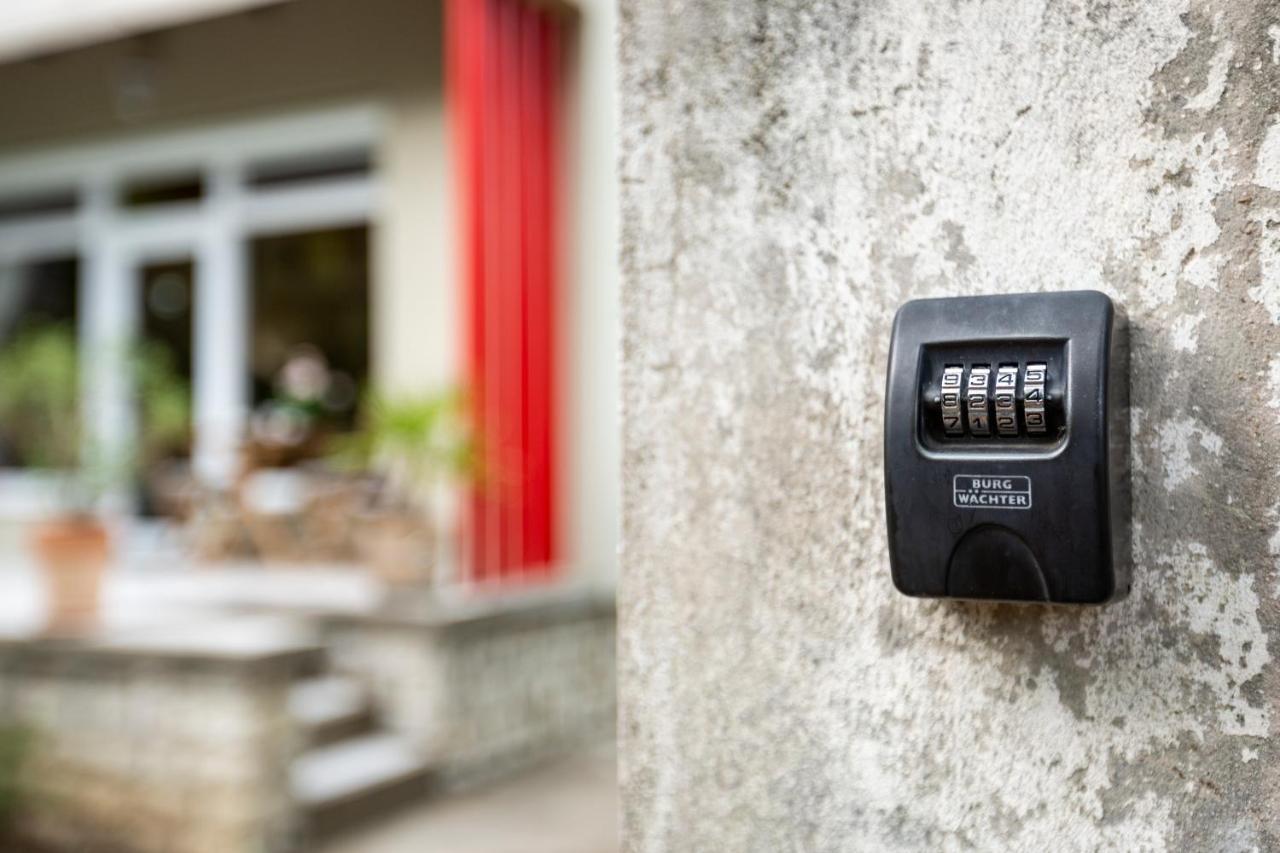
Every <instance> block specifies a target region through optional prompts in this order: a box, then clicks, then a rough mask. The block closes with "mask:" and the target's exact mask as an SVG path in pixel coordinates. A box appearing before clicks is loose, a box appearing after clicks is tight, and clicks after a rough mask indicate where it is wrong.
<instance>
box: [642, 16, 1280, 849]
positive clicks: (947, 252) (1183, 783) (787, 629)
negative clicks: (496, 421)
mask: <svg viewBox="0 0 1280 853" xmlns="http://www.w3.org/2000/svg"><path fill="white" fill-rule="evenodd" d="M1277 21H1280V8H1278V7H1277V6H1276V5H1275V4H1269V3H1264V2H1261V1H1260V0H1242V2H1238V3H1233V4H1229V5H1222V6H1220V7H1219V6H1216V5H1215V4H1209V3H1193V4H1192V5H1191V6H1190V7H1189V8H1188V5H1187V4H1186V3H1174V2H1167V0H1159V2H1138V1H1137V0H1133V2H1122V3H1092V2H1076V3H1059V2H1048V3H1046V2H1028V3H1018V4H995V3H989V4H983V3H950V2H919V0H878V2H872V3H849V2H835V0H831V2H807V0H806V2H798V0H797V2H773V3H763V2H761V3H740V2H733V1H732V0H715V2H706V3H701V4H682V3H670V2H668V3H645V2H636V0H627V2H624V3H623V8H622V12H621V56H622V67H621V71H620V76H621V79H622V103H623V106H622V148H623V152H622V158H621V163H622V176H621V180H622V188H623V203H622V216H623V236H622V258H623V273H624V292H623V323H624V359H625V364H624V375H623V404H624V424H625V426H624V441H623V454H624V469H623V470H624V477H623V482H624V492H623V507H624V523H623V542H624V545H623V554H624V557H623V577H622V589H621V602H622V603H621V611H620V620H621V622H620V624H621V632H622V640H621V647H620V648H621V661H620V665H621V678H622V684H621V703H622V711H621V732H622V740H623V747H622V749H623V785H624V804H625V836H626V842H627V848H628V849H629V850H632V851H657V850H664V851H665V850H672V851H674V850H753V851H754V850H758V851H792V850H795V851H799V850H806V851H808V850H815V851H816V850H822V851H827V850H961V849H977V850H1054V851H1065V850H1079V851H1094V850H1126V851H1127V850H1175V851H1176V850H1232V851H1235V850H1241V851H1243V850H1276V849H1280V808H1278V804H1280V734H1278V733H1277V726H1278V725H1280V704H1278V703H1280V677H1278V675H1277V668H1276V664H1275V660H1274V658H1275V656H1276V655H1277V654H1280V645H1278V642H1280V600H1278V596H1280V584H1278V576H1277V554H1278V552H1280V526H1278V523H1277V507H1278V506H1280V478H1277V469H1278V468H1280V426H1278V424H1277V421H1278V420H1280V413H1278V412H1277V409H1280V329H1278V328H1277V324H1280V121H1278V120H1277V116H1276V115H1275V113H1276V112H1277V111H1278V110H1280V24H1278V23H1277ZM1071 288H1098V289H1101V290H1104V291H1106V292H1107V293H1109V294H1111V295H1112V296H1113V297H1114V298H1116V299H1118V300H1120V301H1121V302H1123V303H1124V304H1125V305H1126V306H1127V308H1128V310H1129V313H1130V318H1131V321H1132V323H1133V333H1134V334H1133V371H1132V392H1133V404H1134V410H1133V418H1132V426H1133V441H1134V452H1135V458H1134V462H1133V476H1134V527H1133V530H1134V534H1135V547H1136V569H1135V581H1134V589H1133V594H1132V595H1131V597H1130V598H1129V599H1128V600H1126V601H1125V602H1123V603H1120V604H1117V605H1114V606H1109V607H1106V608H1102V609H1088V610H1058V609H1050V608H1043V607H1014V606H993V605H986V606H984V605H976V604H965V603H957V602H937V601H935V602H928V601H918V600H909V599H906V598H904V597H902V596H900V595H898V594H897V593H896V592H895V591H894V590H893V587H892V585H891V582H890V578H889V570H888V564H887V559H886V550H885V549H886V546H885V531H884V525H885V522H884V506H883V496H882V491H883V476H882V470H881V455H880V454H881V429H882V427H881V412H882V409H881V406H882V401H883V387H884V369H885V359H886V350H887V345H888V338H889V326H890V321H891V318H892V314H893V311H894V310H895V309H896V308H897V306H898V305H899V304H901V303H902V302H903V301H904V300H906V299H908V298H912V297H918V296H939V295H954V294H965V293H987V292H1002V291H1024V290H1060V289H1071Z"/></svg>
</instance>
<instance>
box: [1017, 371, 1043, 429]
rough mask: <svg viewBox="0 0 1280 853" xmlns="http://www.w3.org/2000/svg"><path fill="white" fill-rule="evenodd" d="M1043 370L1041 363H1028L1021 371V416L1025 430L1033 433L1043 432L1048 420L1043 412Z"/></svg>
mask: <svg viewBox="0 0 1280 853" xmlns="http://www.w3.org/2000/svg"><path fill="white" fill-rule="evenodd" d="M1047 372H1048V371H1046V370H1045V366H1044V364H1043V363H1032V364H1028V365H1027V367H1026V369H1025V370H1024V371H1023V372H1022V417H1023V420H1024V422H1025V423H1026V425H1027V432H1029V433H1032V434H1033V435H1038V434H1043V433H1045V432H1046V431H1047V430H1048V421H1046V419H1045V414H1044V384H1045V374H1046V373H1047Z"/></svg>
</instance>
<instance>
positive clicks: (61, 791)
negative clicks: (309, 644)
mask: <svg viewBox="0 0 1280 853" xmlns="http://www.w3.org/2000/svg"><path fill="white" fill-rule="evenodd" d="M317 654H318V652H315V651H308V650H299V651H297V652H291V653H288V654H283V655H282V654H273V655H265V656H261V657H254V658H248V659H247V658H243V657H236V658H230V659H228V658H218V657H202V656H193V655H188V654H180V653H161V652H156V651H149V652H139V651H126V650H118V649H105V648H93V647H89V646H83V645H80V644H76V643H67V642H65V641H63V642H59V641H40V640H26V641H6V642H4V643H3V644H0V723H3V724H4V725H6V726H10V725H16V726H18V727H21V728H22V729H23V730H25V731H26V732H28V733H29V736H30V738H31V744H32V746H31V750H30V754H29V756H28V758H27V759H26V761H25V762H24V765H23V772H22V777H21V780H20V790H21V793H22V801H21V811H20V815H21V825H20V829H21V830H22V831H23V832H24V833H25V834H27V835H31V836H34V837H36V838H38V839H41V840H43V841H46V842H49V843H51V844H55V845H57V846H58V847H59V849H61V848H63V847H65V848H66V849H75V850H85V851H89V853H93V851H98V850H112V851H115V850H127V851H145V853H234V851H245V853H249V851H254V853H270V851H285V850H292V849H295V847H296V843H297V837H298V836H297V832H298V829H299V827H298V825H297V822H298V816H297V812H296V809H295V808H294V805H293V802H292V799H291V796H290V792H289V783H288V768H289V763H290V762H291V761H292V759H293V757H294V755H295V754H296V751H297V750H298V749H299V747H300V745H301V744H300V734H299V732H298V730H297V727H296V725H295V724H294V723H293V721H292V720H291V718H290V716H289V714H288V707H287V695H288V690H289V686H290V684H291V683H292V680H293V678H294V677H295V675H296V674H297V673H298V672H299V671H300V670H301V669H305V668H307V667H310V666H313V665H314V664H315V663H316V659H317V658H316V655H317Z"/></svg>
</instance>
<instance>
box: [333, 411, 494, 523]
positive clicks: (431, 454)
mask: <svg viewBox="0 0 1280 853" xmlns="http://www.w3.org/2000/svg"><path fill="white" fill-rule="evenodd" d="M466 411H467V399H466V395H465V394H463V393H462V392H461V391H457V390H449V391H444V392H440V393H436V394H429V395H425V396H421V397H412V398H393V397H388V396H385V395H383V394H377V393H374V394H370V395H368V396H367V397H366V399H365V400H364V402H363V405H362V406H361V416H360V425H359V428H358V429H357V430H356V432H354V433H352V434H350V435H346V436H341V437H338V438H336V439H334V442H333V455H332V458H333V459H334V461H336V462H337V463H338V464H339V465H340V466H342V467H346V468H349V469H357V470H362V471H371V472H376V473H379V474H382V475H384V476H385V477H386V478H387V480H388V483H389V484H390V486H391V488H392V491H393V495H392V498H393V499H395V500H408V501H412V500H414V499H415V498H418V497H421V496H423V495H425V494H426V493H427V492H428V491H429V490H430V489H431V488H432V487H434V486H436V485H438V484H441V483H445V482H449V481H457V480H468V479H471V478H473V477H475V476H476V475H477V474H478V473H479V472H478V460H479V454H478V453H477V452H476V441H475V436H474V434H473V431H472V430H471V428H470V424H469V422H468V420H467V418H466Z"/></svg>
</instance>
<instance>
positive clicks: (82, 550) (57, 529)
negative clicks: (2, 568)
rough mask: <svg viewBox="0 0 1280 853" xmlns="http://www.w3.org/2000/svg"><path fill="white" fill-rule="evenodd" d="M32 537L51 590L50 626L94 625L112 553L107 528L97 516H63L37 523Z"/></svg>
mask: <svg viewBox="0 0 1280 853" xmlns="http://www.w3.org/2000/svg"><path fill="white" fill-rule="evenodd" d="M31 539H32V548H33V550H34V551H35V554H36V558H37V559H38V561H39V563H40V568H41V571H42V573H43V574H44V582H45V589H46V591H47V593H48V614H49V616H48V629H49V630H50V631H54V632H57V633H79V632H82V631H84V630H85V629H87V628H89V627H92V625H93V624H94V623H95V622H96V621H97V617H98V603H99V601H100V599H101V595H102V575H103V573H104V572H105V571H106V568H107V561H108V560H109V559H110V556H111V542H110V538H109V536H108V535H107V530H106V528H105V527H104V526H103V525H102V523H101V522H99V521H97V520H96V519H91V518H75V519H71V518H64V519H58V520H56V521H47V522H43V523H41V524H39V525H37V526H36V528H35V530H34V531H33V533H32V537H31Z"/></svg>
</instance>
